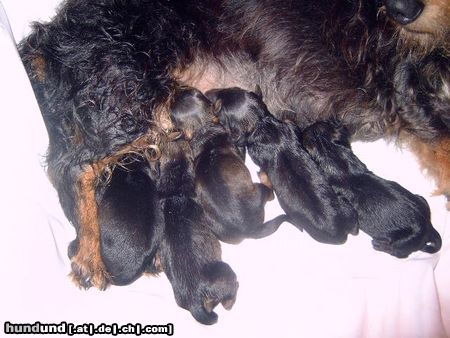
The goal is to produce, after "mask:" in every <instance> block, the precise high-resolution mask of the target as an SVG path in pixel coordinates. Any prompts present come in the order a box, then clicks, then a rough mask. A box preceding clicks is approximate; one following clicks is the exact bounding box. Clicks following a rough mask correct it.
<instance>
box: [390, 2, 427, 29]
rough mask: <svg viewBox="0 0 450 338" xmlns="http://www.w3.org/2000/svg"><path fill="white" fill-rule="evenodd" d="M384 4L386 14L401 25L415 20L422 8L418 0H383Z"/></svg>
mask: <svg viewBox="0 0 450 338" xmlns="http://www.w3.org/2000/svg"><path fill="white" fill-rule="evenodd" d="M385 6H386V11H387V13H388V15H389V16H390V17H391V18H393V19H394V20H395V21H397V22H398V23H400V24H402V25H407V24H409V23H411V22H413V21H414V20H416V19H417V18H418V17H419V16H420V14H421V13H422V11H423V8H424V5H423V3H422V2H421V1H418V0H385Z"/></svg>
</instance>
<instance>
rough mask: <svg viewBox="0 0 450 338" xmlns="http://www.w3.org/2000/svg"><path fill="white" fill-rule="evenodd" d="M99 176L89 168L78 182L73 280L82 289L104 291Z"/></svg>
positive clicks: (106, 282) (72, 260) (93, 168)
mask: <svg viewBox="0 0 450 338" xmlns="http://www.w3.org/2000/svg"><path fill="white" fill-rule="evenodd" d="M96 180H97V174H96V170H95V166H90V167H88V168H87V169H86V170H85V171H84V173H83V174H82V176H81V177H80V179H79V181H78V186H77V200H78V221H79V227H78V229H77V242H78V250H77V252H76V254H75V255H74V256H73V257H72V258H71V262H72V272H71V274H70V276H71V278H72V280H73V281H74V283H75V284H77V285H78V286H79V287H80V288H84V289H87V288H89V287H90V286H95V287H97V288H98V289H100V290H104V289H105V288H106V287H107V285H108V280H109V277H108V273H107V271H106V268H105V266H104V264H103V260H102V257H101V250H100V225H99V223H98V209H97V202H96V197H95V188H96Z"/></svg>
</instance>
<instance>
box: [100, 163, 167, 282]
mask: <svg viewBox="0 0 450 338" xmlns="http://www.w3.org/2000/svg"><path fill="white" fill-rule="evenodd" d="M97 201H98V202H97V203H98V212H99V214H98V216H99V223H100V230H101V254H102V259H103V262H104V264H105V266H106V269H107V271H108V273H109V276H110V282H111V283H113V284H116V285H125V284H129V283H131V282H133V281H134V280H135V279H136V278H138V277H140V276H141V274H142V273H143V272H144V271H148V272H153V273H154V272H159V267H158V264H157V261H158V259H157V257H156V254H157V251H158V249H159V246H160V243H161V239H162V233H163V226H162V225H163V223H162V220H161V212H160V210H159V209H160V208H159V199H158V196H157V193H156V182H155V180H154V175H153V173H152V171H151V169H150V166H149V164H148V162H147V161H144V160H142V161H137V162H134V163H131V164H130V165H128V166H127V167H126V168H123V167H120V166H118V167H116V168H115V169H114V171H113V172H112V176H111V178H110V180H109V181H108V183H107V184H105V185H104V186H100V187H99V189H98V190H97Z"/></svg>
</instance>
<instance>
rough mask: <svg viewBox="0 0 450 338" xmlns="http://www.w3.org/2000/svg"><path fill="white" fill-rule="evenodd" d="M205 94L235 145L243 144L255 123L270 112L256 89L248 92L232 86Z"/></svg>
mask: <svg viewBox="0 0 450 338" xmlns="http://www.w3.org/2000/svg"><path fill="white" fill-rule="evenodd" d="M205 95H206V96H207V97H208V98H209V99H210V100H211V101H212V102H214V103H215V106H216V107H217V112H216V115H217V117H218V118H219V121H220V123H221V124H222V125H223V126H224V127H225V128H226V129H227V131H228V132H229V133H230V135H231V138H232V140H233V142H235V143H236V144H237V145H245V141H246V138H247V136H248V135H250V134H251V133H252V132H253V131H254V129H255V127H256V125H257V123H258V122H259V121H260V120H261V119H262V118H264V117H265V116H267V115H269V114H270V113H269V111H268V110H267V107H266V105H265V104H264V102H263V101H262V98H261V93H260V92H258V90H257V91H256V92H250V91H246V90H243V89H241V88H236V87H234V88H226V89H213V90H210V91H207V92H206V93H205Z"/></svg>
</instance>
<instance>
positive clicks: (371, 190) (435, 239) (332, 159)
mask: <svg viewBox="0 0 450 338" xmlns="http://www.w3.org/2000/svg"><path fill="white" fill-rule="evenodd" d="M303 144H304V146H305V147H306V149H307V150H308V152H309V153H310V154H311V156H312V157H313V158H314V160H315V161H316V162H317V163H318V165H319V167H320V168H321V169H322V171H323V173H324V174H325V175H326V176H327V178H328V182H330V184H331V186H333V188H334V189H335V190H336V191H338V192H339V193H340V194H341V195H342V196H344V197H345V198H346V199H348V200H349V201H350V203H352V205H354V207H355V209H356V211H357V213H358V220H359V226H360V229H361V230H362V231H364V232H366V233H367V234H369V235H370V236H371V237H372V238H373V240H372V244H373V247H374V248H375V249H376V250H380V251H385V252H387V253H389V254H391V255H393V256H396V257H399V258H404V257H407V256H408V255H409V254H410V253H412V252H413V251H417V250H422V251H425V252H428V253H435V252H437V251H438V250H439V249H440V248H441V244H442V243H441V237H440V235H439V233H438V232H437V231H436V230H435V229H434V228H433V226H432V225H431V221H430V208H429V206H428V204H427V202H426V200H425V199H424V198H423V197H421V196H419V195H414V194H412V193H411V192H409V191H408V190H406V189H405V188H403V187H402V186H400V185H399V184H397V183H396V182H392V181H388V180H385V179H382V178H381V177H378V176H376V175H375V174H373V173H372V172H371V171H369V170H368V169H367V167H366V166H365V165H364V164H363V163H362V162H361V161H360V160H359V159H358V158H357V157H356V155H355V154H354V153H353V152H352V150H351V147H350V143H349V135H348V132H347V131H346V129H345V128H343V127H340V126H337V125H336V124H331V123H327V122H318V123H315V124H313V125H312V126H310V127H308V128H306V129H305V131H304V132H303Z"/></svg>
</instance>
